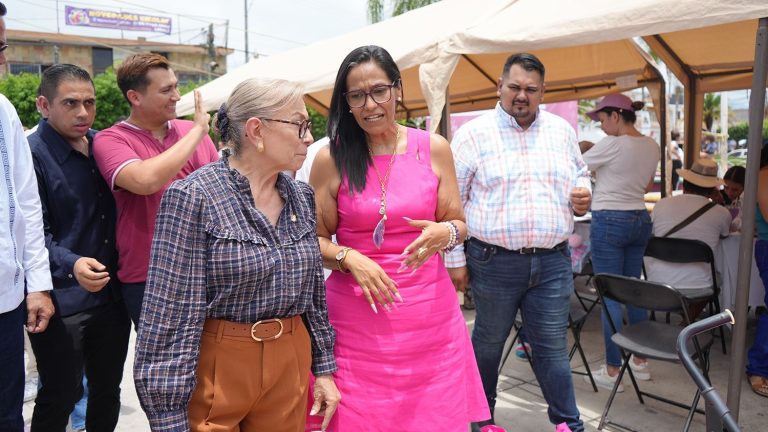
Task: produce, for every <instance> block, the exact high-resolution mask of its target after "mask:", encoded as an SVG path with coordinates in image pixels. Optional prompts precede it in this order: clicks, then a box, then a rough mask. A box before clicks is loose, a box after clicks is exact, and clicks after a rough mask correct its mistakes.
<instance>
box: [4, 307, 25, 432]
mask: <svg viewBox="0 0 768 432" xmlns="http://www.w3.org/2000/svg"><path fill="white" fill-rule="evenodd" d="M26 318H27V314H26V303H25V302H21V304H20V305H19V306H18V307H17V308H16V309H14V310H12V311H8V312H5V313H2V314H0V341H2V342H0V344H2V349H0V431H3V432H21V431H23V430H24V419H23V418H22V416H21V411H22V406H23V404H24V333H23V332H24V328H23V326H24V323H25V321H26Z"/></svg>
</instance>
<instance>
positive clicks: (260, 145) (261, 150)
mask: <svg viewBox="0 0 768 432" xmlns="http://www.w3.org/2000/svg"><path fill="white" fill-rule="evenodd" d="M256 151H257V152H259V153H264V141H261V142H259V143H258V144H256Z"/></svg>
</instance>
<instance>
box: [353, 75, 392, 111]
mask: <svg viewBox="0 0 768 432" xmlns="http://www.w3.org/2000/svg"><path fill="white" fill-rule="evenodd" d="M398 81H399V80H395V81H394V82H392V84H381V85H377V86H375V87H373V88H372V89H371V91H369V92H365V91H362V90H352V91H348V92H346V93H344V97H345V98H346V99H347V103H348V104H349V107H350V108H360V107H362V106H365V101H366V100H368V96H370V97H371V99H373V101H374V102H376V103H377V104H383V103H386V102H389V101H390V100H391V99H392V87H396V86H397V83H398Z"/></svg>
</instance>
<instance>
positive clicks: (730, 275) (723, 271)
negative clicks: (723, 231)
mask: <svg viewBox="0 0 768 432" xmlns="http://www.w3.org/2000/svg"><path fill="white" fill-rule="evenodd" d="M740 242H741V234H737V233H734V234H731V235H730V236H728V237H726V238H724V239H722V240H720V243H719V244H718V245H717V250H715V268H716V269H717V272H718V273H719V275H720V306H721V307H722V308H723V310H725V309H733V307H734V306H735V304H736V281H737V278H738V270H739V243H740ZM751 261H752V271H751V272H750V278H749V306H750V307H755V306H762V305H763V303H764V301H765V300H764V299H765V288H764V286H763V281H762V280H761V279H760V273H758V271H757V266H756V265H755V258H754V256H753V257H752V259H751Z"/></svg>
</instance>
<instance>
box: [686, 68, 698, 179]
mask: <svg viewBox="0 0 768 432" xmlns="http://www.w3.org/2000/svg"><path fill="white" fill-rule="evenodd" d="M687 75H688V86H687V87H685V90H684V94H685V107H686V108H687V110H685V108H684V110H685V111H684V112H685V150H684V154H685V158H684V159H685V162H684V163H685V165H684V166H683V168H689V169H690V168H691V165H693V161H695V160H696V159H698V158H699V149H698V148H695V147H696V141H697V140H696V135H697V134H698V135H701V125H697V124H696V115H694V111H695V110H697V109H699V107H697V106H696V93H698V91H699V89H698V81H696V76H695V75H694V74H693V73H688V74H687ZM700 145H701V144H699V146H700Z"/></svg>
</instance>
